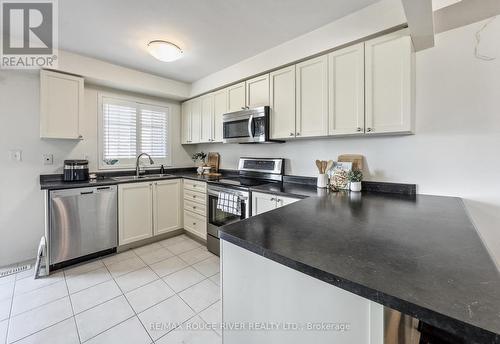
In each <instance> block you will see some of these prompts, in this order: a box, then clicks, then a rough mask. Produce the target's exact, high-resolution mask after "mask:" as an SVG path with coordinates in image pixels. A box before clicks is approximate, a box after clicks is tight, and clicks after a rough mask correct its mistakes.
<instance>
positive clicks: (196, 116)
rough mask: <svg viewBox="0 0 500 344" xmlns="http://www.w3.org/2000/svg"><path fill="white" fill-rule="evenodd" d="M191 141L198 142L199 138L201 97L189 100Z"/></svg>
mask: <svg viewBox="0 0 500 344" xmlns="http://www.w3.org/2000/svg"><path fill="white" fill-rule="evenodd" d="M190 110H191V111H190V113H191V143H199V142H200V138H201V99H200V98H195V99H193V100H191V105H190Z"/></svg>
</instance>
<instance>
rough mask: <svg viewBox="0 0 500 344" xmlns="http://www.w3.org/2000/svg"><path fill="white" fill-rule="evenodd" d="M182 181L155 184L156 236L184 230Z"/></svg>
mask: <svg viewBox="0 0 500 344" xmlns="http://www.w3.org/2000/svg"><path fill="white" fill-rule="evenodd" d="M182 204H183V202H182V182H181V179H174V180H162V181H158V182H154V193H153V219H154V227H153V228H154V231H153V233H154V235H158V234H163V233H167V232H171V231H173V230H176V229H179V228H182Z"/></svg>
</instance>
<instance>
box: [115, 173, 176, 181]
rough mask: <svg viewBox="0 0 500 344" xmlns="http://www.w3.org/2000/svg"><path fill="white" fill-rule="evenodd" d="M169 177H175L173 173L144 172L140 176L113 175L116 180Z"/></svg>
mask: <svg viewBox="0 0 500 344" xmlns="http://www.w3.org/2000/svg"><path fill="white" fill-rule="evenodd" d="M167 177H173V175H172V174H143V175H141V176H139V177H137V176H120V177H113V179H114V180H118V181H120V180H143V179H158V178H167Z"/></svg>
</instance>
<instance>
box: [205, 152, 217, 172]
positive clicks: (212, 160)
mask: <svg viewBox="0 0 500 344" xmlns="http://www.w3.org/2000/svg"><path fill="white" fill-rule="evenodd" d="M219 162H220V154H219V153H216V152H210V153H208V159H207V165H208V166H211V167H212V170H211V171H210V172H211V173H218V172H219Z"/></svg>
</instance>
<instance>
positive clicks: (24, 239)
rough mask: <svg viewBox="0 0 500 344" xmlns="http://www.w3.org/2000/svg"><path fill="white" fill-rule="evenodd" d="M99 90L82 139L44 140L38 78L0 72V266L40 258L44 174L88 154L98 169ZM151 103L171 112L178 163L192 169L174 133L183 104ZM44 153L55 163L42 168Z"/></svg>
mask: <svg viewBox="0 0 500 344" xmlns="http://www.w3.org/2000/svg"><path fill="white" fill-rule="evenodd" d="M100 89H101V88H99V87H96V86H89V85H86V89H85V117H84V118H83V120H82V123H81V124H82V134H83V136H84V138H85V139H84V140H83V141H74V140H42V139H40V138H39V133H40V129H39V128H40V124H39V123H40V122H39V74H38V73H36V72H24V71H0V123H1V124H0V266H3V265H7V264H10V263H14V262H18V261H22V260H25V259H30V258H32V257H34V256H35V253H36V249H37V245H38V242H39V240H40V237H41V236H42V235H43V233H44V225H43V224H44V220H43V219H44V210H43V192H42V191H40V186H39V175H40V174H41V173H61V172H62V163H63V160H64V159H68V158H83V157H84V156H85V155H88V156H89V160H90V168H91V170H95V169H96V168H97V164H96V163H97V161H96V157H97V92H98V90H100ZM107 91H109V90H107ZM113 92H118V93H122V94H125V95H132V96H134V95H133V94H130V93H124V92H119V91H113ZM139 97H141V98H150V97H144V96H139ZM151 99H153V100H156V101H162V102H163V103H165V105H167V106H169V107H170V109H171V114H172V127H173V130H172V135H173V136H172V143H173V144H172V146H173V152H172V154H173V156H172V161H173V164H174V165H176V166H192V161H191V160H190V155H189V154H188V152H187V151H186V150H185V149H184V148H183V147H182V146H181V145H180V131H179V130H177V129H175V128H179V127H180V106H179V104H178V103H177V102H175V101H165V100H161V99H159V98H151ZM10 149H22V151H23V159H22V162H14V161H11V160H10V159H9V153H8V151H9V150H10ZM187 149H190V148H189V147H188V148H187ZM44 153H51V154H54V165H51V166H45V165H43V162H42V154H44Z"/></svg>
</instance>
